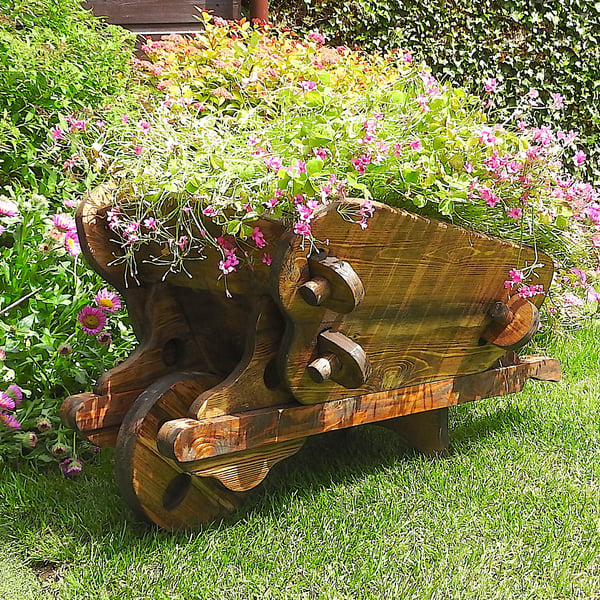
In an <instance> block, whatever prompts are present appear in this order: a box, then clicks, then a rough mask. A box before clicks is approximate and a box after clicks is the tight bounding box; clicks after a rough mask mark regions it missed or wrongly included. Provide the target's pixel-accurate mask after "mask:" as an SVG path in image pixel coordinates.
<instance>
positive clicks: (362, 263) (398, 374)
mask: <svg viewBox="0 0 600 600" xmlns="http://www.w3.org/2000/svg"><path fill="white" fill-rule="evenodd" d="M358 203H359V201H356V200H348V202H347V206H346V208H348V206H350V207H352V205H354V207H355V208H356V207H357V205H358ZM375 208H376V210H375V214H374V216H373V217H372V218H371V219H370V220H369V227H368V229H366V230H364V231H363V230H361V228H360V227H359V226H358V225H356V224H355V223H352V222H349V221H347V220H344V219H342V218H341V216H340V215H339V214H338V213H337V210H336V205H330V206H328V207H326V208H325V209H324V210H323V212H322V213H321V215H319V216H317V217H316V218H315V220H314V221H313V224H312V230H313V233H314V235H315V237H316V238H317V239H319V240H329V245H328V246H327V252H328V253H329V255H330V256H335V257H337V258H339V259H342V260H344V261H347V262H348V263H350V265H351V266H352V268H353V269H354V271H355V272H356V273H357V274H358V276H359V277H360V279H361V281H362V283H363V285H364V288H365V298H364V300H363V301H362V302H361V303H360V305H358V306H357V307H356V308H355V309H354V310H352V311H351V312H349V313H348V314H340V313H337V312H334V311H332V310H328V309H326V308H323V307H321V306H310V305H309V304H307V303H306V302H305V300H304V299H303V298H302V296H301V294H300V293H299V289H300V288H301V286H302V285H303V284H304V283H305V282H306V281H308V280H309V279H310V277H311V273H310V265H309V262H308V260H307V257H306V254H307V249H306V247H305V246H306V245H305V244H304V247H303V244H302V240H301V239H299V238H298V236H296V238H292V239H291V241H290V242H282V244H281V245H280V253H279V255H278V256H277V257H276V261H275V265H276V266H275V268H276V269H279V282H278V289H277V290H276V292H275V293H276V294H278V297H279V300H280V302H281V305H282V307H283V309H284V311H285V312H286V314H287V316H288V317H289V322H290V326H289V327H288V330H287V332H286V337H285V339H284V344H283V348H282V353H281V357H280V358H281V363H282V370H284V371H285V377H286V381H287V383H288V384H289V386H290V388H291V390H292V392H293V393H294V395H295V396H296V398H297V399H298V400H299V401H300V402H302V403H305V404H313V403H318V402H325V401H329V400H334V399H338V398H344V397H346V396H348V394H349V390H348V389H346V388H344V387H343V386H341V385H338V384H336V383H334V382H332V381H325V382H323V383H316V382H314V381H313V380H312V379H311V378H310V377H309V376H308V374H307V370H306V367H307V365H308V364H310V363H311V362H312V361H313V360H315V359H316V358H318V348H317V338H318V335H319V333H321V332H322V331H324V330H326V329H331V330H333V331H339V332H341V333H343V334H344V335H345V336H347V337H348V338H350V339H352V340H353V341H354V342H356V343H357V344H359V345H360V346H361V347H362V349H363V350H364V351H365V353H366V355H367V357H368V359H369V361H370V363H371V365H372V367H373V373H372V376H371V377H370V379H369V380H368V381H367V382H366V383H365V384H364V385H363V386H361V387H359V388H357V389H355V390H352V393H353V394H368V393H373V392H377V391H382V390H391V389H396V388H400V387H404V386H407V385H414V384H419V383H425V382H431V381H436V380H440V379H444V378H448V377H453V376H456V375H463V374H468V373H477V372H480V371H483V370H485V369H487V368H488V367H490V366H491V365H492V364H493V363H494V361H495V360H496V359H498V358H499V357H500V356H502V355H503V354H504V352H505V349H503V348H498V347H497V346H495V345H493V344H490V343H485V342H482V341H481V336H482V333H483V331H484V329H485V327H486V326H487V325H488V324H489V322H490V318H489V316H488V311H489V309H490V307H491V306H492V305H493V304H494V303H495V302H497V301H503V302H506V301H507V299H508V291H507V290H506V289H505V287H504V281H505V280H506V279H507V278H508V271H509V270H510V269H511V268H512V267H517V266H518V267H522V266H523V264H524V263H528V264H532V263H533V262H534V260H535V254H534V252H533V250H531V249H528V248H522V249H521V248H519V247H517V246H516V245H514V244H510V243H507V242H504V241H502V240H499V239H495V238H491V237H488V236H484V235H481V234H479V233H476V232H473V231H469V230H467V229H463V228H460V227H456V226H453V225H449V224H447V223H442V222H440V221H437V220H434V219H426V218H423V217H419V216H417V215H414V214H412V213H409V212H406V211H402V210H397V209H393V208H390V207H389V206H385V205H381V204H377V205H375ZM538 262H541V263H543V267H542V268H540V269H539V270H538V274H539V279H536V281H535V283H539V284H542V285H544V287H545V288H546V289H547V288H548V286H549V285H550V282H551V279H552V273H553V267H552V261H551V259H550V258H549V257H547V256H545V255H542V254H538ZM542 300H543V296H536V297H535V298H533V299H532V301H533V302H534V303H535V304H536V305H538V306H539V305H540V304H541V302H542Z"/></svg>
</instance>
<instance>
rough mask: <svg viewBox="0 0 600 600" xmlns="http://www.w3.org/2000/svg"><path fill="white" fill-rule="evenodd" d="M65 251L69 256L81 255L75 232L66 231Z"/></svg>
mask: <svg viewBox="0 0 600 600" xmlns="http://www.w3.org/2000/svg"><path fill="white" fill-rule="evenodd" d="M65 250H66V251H67V252H68V253H69V254H70V255H71V256H79V255H80V254H81V246H80V245H79V238H78V237H77V232H76V231H67V233H66V234H65Z"/></svg>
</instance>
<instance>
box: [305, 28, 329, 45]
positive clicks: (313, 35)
mask: <svg viewBox="0 0 600 600" xmlns="http://www.w3.org/2000/svg"><path fill="white" fill-rule="evenodd" d="M306 37H307V38H308V39H309V40H312V41H313V42H317V44H324V43H325V38H324V37H323V35H322V34H321V33H319V32H318V31H311V32H310V33H309V34H308V35H307V36H306Z"/></svg>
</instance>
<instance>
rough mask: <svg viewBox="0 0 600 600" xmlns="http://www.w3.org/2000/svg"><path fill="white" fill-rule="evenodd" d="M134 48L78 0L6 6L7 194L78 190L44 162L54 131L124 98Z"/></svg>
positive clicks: (2, 3) (3, 170)
mask: <svg viewBox="0 0 600 600" xmlns="http://www.w3.org/2000/svg"><path fill="white" fill-rule="evenodd" d="M131 41H132V40H131V35H130V34H128V33H127V32H126V31H125V30H124V29H121V28H118V27H112V26H111V27H109V26H106V25H105V24H104V23H102V22H101V21H100V20H98V19H95V18H94V17H92V15H91V14H90V13H89V12H87V11H84V10H83V9H82V8H81V6H80V2H79V1H78V0H54V1H52V2H46V1H44V0H34V1H30V0H0V192H2V191H4V193H6V192H7V191H8V188H12V189H13V190H14V189H15V188H17V186H18V185H20V186H24V187H26V188H29V189H33V190H35V191H37V192H39V193H41V194H44V195H50V196H53V197H55V196H56V195H57V192H64V193H63V197H66V196H67V195H68V194H69V193H70V192H71V191H72V190H73V185H70V184H69V181H68V179H64V178H60V177H59V176H58V175H57V172H56V168H55V166H54V165H52V164H48V163H47V162H46V161H45V160H44V159H43V157H42V156H41V155H40V153H41V150H42V147H43V146H44V144H45V143H46V141H47V132H48V129H49V128H50V127H51V126H52V125H54V124H55V123H56V122H57V121H58V117H59V115H60V114H64V113H71V112H74V111H76V110H80V109H82V108H84V107H86V106H96V105H97V104H98V103H100V102H103V101H105V99H106V97H107V96H113V95H115V94H119V93H122V92H123V91H124V89H125V85H126V82H127V73H128V60H129V58H130V57H131ZM59 179H60V181H59ZM57 188H58V189H57Z"/></svg>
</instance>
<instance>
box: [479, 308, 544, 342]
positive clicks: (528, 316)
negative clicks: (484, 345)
mask: <svg viewBox="0 0 600 600" xmlns="http://www.w3.org/2000/svg"><path fill="white" fill-rule="evenodd" d="M488 314H489V315H490V317H491V319H492V322H491V323H490V324H489V325H488V326H487V327H486V329H485V330H484V331H483V333H482V335H481V338H482V339H483V340H484V341H486V342H489V343H490V344H494V345H495V346H498V347H500V348H505V349H507V350H516V349H518V348H521V347H522V346H524V345H525V344H526V343H527V342H528V341H529V340H530V339H531V338H532V337H533V336H534V335H535V333H536V332H537V330H538V327H539V324H540V313H539V310H538V308H537V306H536V305H535V304H533V303H532V302H530V301H529V300H526V299H525V298H521V297H520V296H512V297H511V298H510V299H509V300H508V302H507V303H506V304H505V303H503V302H496V303H495V304H494V305H493V306H492V307H491V309H490V311H489V313H488Z"/></svg>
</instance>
